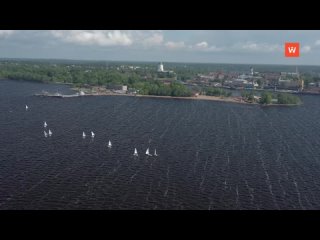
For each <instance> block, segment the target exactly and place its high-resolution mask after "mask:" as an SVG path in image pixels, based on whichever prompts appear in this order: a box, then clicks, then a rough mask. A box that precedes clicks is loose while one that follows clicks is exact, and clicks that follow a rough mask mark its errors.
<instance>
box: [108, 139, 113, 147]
mask: <svg viewBox="0 0 320 240" xmlns="http://www.w3.org/2000/svg"><path fill="white" fill-rule="evenodd" d="M111 147H112V144H111V142H110V140H109V143H108V148H111Z"/></svg>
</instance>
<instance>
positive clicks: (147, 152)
mask: <svg viewBox="0 0 320 240" xmlns="http://www.w3.org/2000/svg"><path fill="white" fill-rule="evenodd" d="M146 155H148V156H152V155H151V154H150V152H149V148H148V149H147V151H146Z"/></svg>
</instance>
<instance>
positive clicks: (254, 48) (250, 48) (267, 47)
mask: <svg viewBox="0 0 320 240" xmlns="http://www.w3.org/2000/svg"><path fill="white" fill-rule="evenodd" d="M230 50H232V51H242V52H243V51H245V52H260V53H263V52H280V51H283V49H282V47H281V46H280V44H270V43H256V42H245V43H237V44H234V45H233V46H232V47H231V48H230Z"/></svg>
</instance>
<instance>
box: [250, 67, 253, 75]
mask: <svg viewBox="0 0 320 240" xmlns="http://www.w3.org/2000/svg"><path fill="white" fill-rule="evenodd" d="M250 70H251V76H253V67H251V69H250Z"/></svg>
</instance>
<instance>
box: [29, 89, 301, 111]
mask: <svg viewBox="0 0 320 240" xmlns="http://www.w3.org/2000/svg"><path fill="white" fill-rule="evenodd" d="M70 89H71V90H74V91H77V92H79V91H81V90H84V91H85V92H86V93H85V95H63V96H58V97H61V98H70V97H86V96H87V97H89V96H126V97H142V98H165V99H187V100H204V101H216V102H226V103H236V104H245V105H256V106H262V107H271V106H288V107H289V106H290V107H292V106H299V105H301V104H259V103H256V102H254V103H250V102H246V101H243V100H241V98H239V97H217V96H206V95H199V96H197V97H173V96H157V95H141V94H126V93H114V92H111V91H103V92H98V91H94V92H91V93H90V92H88V90H87V89H83V88H70ZM34 96H42V97H57V96H56V95H51V94H49V95H44V94H35V95H34Z"/></svg>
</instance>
